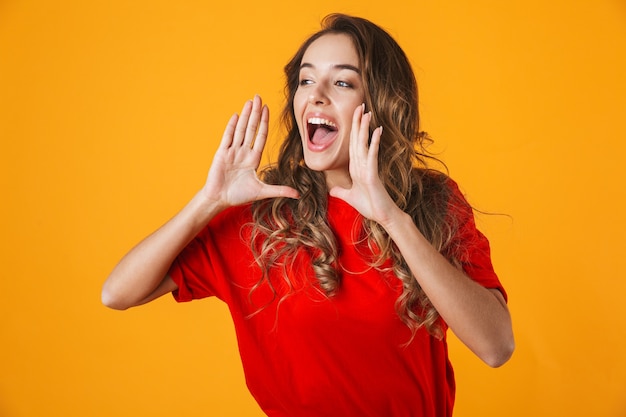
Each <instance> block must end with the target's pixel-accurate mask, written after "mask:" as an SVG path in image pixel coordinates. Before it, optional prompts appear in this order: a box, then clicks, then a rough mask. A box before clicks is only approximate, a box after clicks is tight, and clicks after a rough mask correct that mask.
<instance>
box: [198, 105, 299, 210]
mask: <svg viewBox="0 0 626 417" xmlns="http://www.w3.org/2000/svg"><path fill="white" fill-rule="evenodd" d="M268 122H269V111H268V109H267V107H265V106H264V107H262V108H261V99H260V98H259V97H258V96H257V97H255V99H254V101H252V102H250V101H248V102H247V103H246V104H245V105H244V108H243V110H242V112H241V116H237V115H233V117H231V119H230V121H229V122H228V125H227V126H226V129H225V130H224V135H223V137H222V141H221V143H220V147H219V149H218V150H217V152H216V153H215V157H214V158H213V163H212V164H211V169H210V170H209V175H208V178H207V182H206V185H205V190H206V193H207V195H208V197H209V198H211V199H214V200H218V201H220V202H221V203H222V204H224V205H226V206H235V205H240V204H244V203H247V202H250V201H256V200H260V199H263V198H270V197H281V196H284V197H292V198H295V197H297V192H296V191H295V190H294V189H292V188H289V187H284V186H274V185H268V184H265V183H263V182H262V181H260V180H259V178H258V177H257V174H256V171H257V169H258V167H259V164H260V161H261V155H262V153H263V148H264V147H265V141H266V139H267V131H268Z"/></svg>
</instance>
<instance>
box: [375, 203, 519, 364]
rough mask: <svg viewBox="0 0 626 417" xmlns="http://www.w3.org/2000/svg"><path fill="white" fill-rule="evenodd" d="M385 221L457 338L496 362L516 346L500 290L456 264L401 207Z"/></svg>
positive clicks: (405, 257)
mask: <svg viewBox="0 0 626 417" xmlns="http://www.w3.org/2000/svg"><path fill="white" fill-rule="evenodd" d="M390 219H391V221H389V222H388V223H387V224H386V225H383V226H384V227H385V229H386V230H387V233H389V236H390V237H391V238H392V239H393V241H394V242H395V244H396V245H397V247H398V249H399V250H400V252H401V253H402V255H403V257H404V259H405V260H406V262H407V264H408V266H409V268H410V269H411V272H412V273H413V275H414V276H415V277H416V279H417V280H418V282H419V284H420V286H421V287H422V289H423V290H424V292H425V293H426V295H427V296H428V298H429V299H430V301H431V302H432V304H433V306H434V307H435V308H436V309H437V311H438V312H439V314H440V315H441V317H442V318H443V319H444V320H445V321H446V323H447V325H448V326H449V327H450V329H451V330H452V331H453V332H454V333H455V334H456V335H457V337H458V338H459V339H460V340H461V341H462V342H463V343H464V344H465V345H467V346H468V347H469V348H470V349H471V350H472V351H473V352H474V353H475V354H476V355H477V356H478V357H480V358H481V359H482V360H483V361H484V362H485V363H487V364H488V365H490V366H494V367H496V366H500V365H502V364H503V363H504V362H506V361H507V360H508V359H509V358H510V356H511V354H512V353H513V349H514V341H513V330H512V326H511V317H510V314H509V311H508V308H507V306H506V303H505V301H504V297H503V296H502V294H500V292H499V291H498V290H489V289H486V288H484V287H483V286H481V285H480V284H478V283H476V282H475V281H473V280H472V279H470V278H469V277H467V276H466V275H465V274H464V273H463V272H462V271H461V270H459V269H458V268H456V267H454V266H453V265H452V264H451V263H450V262H449V261H448V260H447V259H446V258H445V257H444V256H443V255H441V254H440V253H439V252H438V251H437V250H435V248H434V247H433V246H432V245H431V244H430V243H429V242H428V241H427V240H426V238H425V237H424V236H423V235H422V234H421V233H420V231H419V230H418V229H417V227H416V226H415V224H414V223H413V221H412V219H411V218H410V216H409V215H407V214H406V213H404V212H402V211H400V210H399V209H398V212H397V214H395V215H394V216H390Z"/></svg>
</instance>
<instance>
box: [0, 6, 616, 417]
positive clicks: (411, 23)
mask: <svg viewBox="0 0 626 417" xmlns="http://www.w3.org/2000/svg"><path fill="white" fill-rule="evenodd" d="M210 3H211V2H210V1H180V2H175V1H164V0H151V1H147V0H138V1H129V2H127V1H122V0H112V1H81V0H73V1H70V0H67V1H51V0H41V1H26V0H4V1H2V2H0V138H1V145H2V146H1V148H0V155H1V160H0V169H1V171H0V181H2V182H1V190H2V204H1V207H0V210H1V211H0V230H1V231H2V245H3V247H2V251H1V252H0V256H1V258H0V260H1V265H2V278H0V279H1V287H0V289H1V290H0V332H1V335H2V341H1V345H0V349H1V351H0V416H3V417H5V416H6V417H26V416H28V417H31V416H33V417H34V416H44V415H45V416H52V415H59V416H61V415H62V416H118V417H124V416H148V415H150V416H161V415H163V416H166V415H167V416H206V415H215V416H243V415H245V416H260V415H261V413H260V411H259V410H258V408H257V406H256V405H255V403H254V402H253V401H252V399H251V398H250V396H249V394H248V393H247V391H246V388H245V385H244V381H243V377H242V372H241V368H240V364H239V359H238V355H237V351H236V346H235V340H234V334H233V331H232V328H231V324H230V320H229V318H228V315H227V312H226V310H225V308H224V307H223V306H222V305H220V304H219V303H218V302H216V301H215V300H211V301H203V302H195V303H190V304H186V305H176V304H175V303H174V302H173V301H172V300H171V298H169V297H165V298H163V299H161V300H158V301H156V302H155V303H153V304H151V305H149V306H145V307H142V308H138V309H134V310H131V311H128V312H123V313H120V312H115V311H110V310H107V309H106V308H104V307H103V306H102V305H101V304H100V300H99V292H100V286H101V284H102V282H103V280H104V279H105V277H106V276H107V274H108V272H109V271H110V270H111V268H112V267H113V265H114V264H115V263H116V262H117V260H118V259H119V258H120V257H121V256H122V255H123V254H124V253H125V252H126V251H127V250H128V249H129V248H130V246H131V245H133V244H134V243H135V242H137V241H138V240H139V239H140V238H142V237H143V236H144V235H146V234H147V233H149V232H150V231H151V230H153V229H154V228H156V227H157V226H159V225H160V224H161V223H163V222H164V221H166V220H167V219H168V218H169V217H170V216H171V215H173V214H174V213H175V212H176V211H177V210H178V209H179V208H180V207H182V206H183V205H184V204H185V202H186V201H187V200H188V199H189V198H190V197H191V196H192V195H193V193H194V192H195V191H196V190H197V189H198V188H199V187H200V186H201V185H202V183H203V181H204V178H205V175H206V171H207V168H208V165H209V162H210V160H211V156H212V153H213V151H214V150H215V148H216V145H217V141H218V138H219V137H220V135H221V132H222V129H223V127H224V124H225V122H226V121H227V120H228V118H229V116H230V115H231V114H232V113H233V112H235V111H238V110H239V108H240V107H241V104H242V103H243V101H244V100H246V99H248V98H250V97H252V96H253V95H254V94H255V93H259V94H261V95H262V96H263V97H264V98H265V99H266V101H267V102H268V103H269V104H270V106H271V109H272V110H273V114H274V116H276V115H277V114H278V112H279V108H280V103H281V91H282V72H281V71H282V66H283V64H284V63H285V62H286V61H287V59H288V58H289V57H290V54H291V53H292V52H293V51H294V50H295V48H296V47H297V45H299V43H300V42H301V41H302V40H303V39H304V37H305V36H306V35H307V34H309V33H310V32H312V31H314V30H315V29H317V27H318V22H319V19H320V17H321V16H323V15H325V14H327V13H328V12H331V11H343V12H348V13H354V14H359V15H362V16H364V17H367V18H370V19H372V20H374V21H376V22H378V23H380V24H381V25H383V26H385V27H387V28H389V29H390V31H391V33H392V34H394V36H396V38H397V39H398V40H399V42H400V43H401V44H402V45H403V46H404V48H405V50H406V51H407V53H408V54H409V55H410V57H411V59H412V60H413V62H414V64H415V68H416V72H417V75H418V80H419V83H420V86H421V104H422V113H423V119H424V124H425V126H424V127H425V128H426V129H427V130H428V131H429V132H430V133H431V134H432V135H433V136H434V137H435V138H436V140H437V144H436V146H435V149H436V150H437V151H440V152H442V158H443V159H444V160H445V161H446V162H447V163H448V165H449V167H450V172H451V174H452V176H453V177H454V178H455V179H456V180H458V181H459V182H460V183H461V185H462V188H463V189H464V190H465V191H466V192H467V194H468V196H469V198H470V200H471V201H472V202H473V203H474V204H475V205H476V206H478V207H479V208H481V209H485V210H488V211H494V212H504V213H507V214H509V215H510V216H511V217H510V218H508V217H502V216H482V217H481V218H480V220H479V224H480V226H481V227H482V228H483V230H484V231H485V232H486V233H487V234H488V235H489V237H490V239H491V242H492V245H493V254H494V263H495V265H496V267H497V269H498V271H499V273H500V275H501V278H502V281H503V282H504V284H505V285H506V287H507V289H508V291H509V294H510V307H511V310H512V312H513V315H514V320H515V323H514V326H515V330H516V336H517V343H518V348H517V351H516V353H515V355H514V357H513V359H512V360H511V361H510V362H509V363H508V364H507V365H506V366H505V367H503V368H501V369H497V370H492V369H488V368H487V367H486V366H484V365H482V364H480V363H479V361H478V360H477V359H475V358H474V357H473V356H472V355H471V354H470V353H468V352H467V351H466V350H465V349H464V348H463V347H461V346H460V345H459V344H458V342H457V341H456V340H455V339H452V340H451V345H452V346H451V356H452V359H453V361H454V363H455V365H456V371H457V377H458V400H457V410H456V411H457V412H456V415H457V416H481V417H484V416H529V415H531V416H535V417H539V416H589V415H593V416H602V417H604V416H607V417H608V416H624V415H626V399H625V398H626V397H625V393H626V303H625V302H624V294H625V293H626V284H625V282H626V280H625V279H624V277H625V275H626V267H625V266H624V265H625V263H624V254H623V252H624V249H625V245H624V239H625V237H624V235H625V232H626V227H625V221H624V213H625V212H626V203H625V199H626V198H625V197H626V193H625V191H624V190H625V185H624V182H625V181H624V180H625V179H626V175H625V173H624V166H625V165H626V158H625V157H624V151H625V146H626V145H625V143H626V60H625V59H626V58H625V57H626V4H625V2H624V1H617V0H614V1H610V0H598V1H564V0H560V1H552V2H548V1H543V0H526V1H519V0H515V1H512V2H506V1H502V2H498V1H487V0H478V1H477V0H473V1H460V0H458V1H442V2H431V1H410V2H408V1H404V0H388V1H384V2H373V1H370V2H363V1H362V0H359V1H345V2H343V3H342V6H339V7H338V6H336V5H335V4H336V3H337V2H336V1H335V0H322V1H319V2H315V3H314V4H312V3H311V2H285V4H282V3H281V2H278V1H273V0H270V1H243V2H226V1H224V2H220V4H217V5H211V4H210Z"/></svg>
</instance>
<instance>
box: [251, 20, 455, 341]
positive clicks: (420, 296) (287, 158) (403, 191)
mask: <svg viewBox="0 0 626 417" xmlns="http://www.w3.org/2000/svg"><path fill="white" fill-rule="evenodd" d="M326 34H345V35H348V36H349V37H350V38H351V39H352V42H353V43H354V47H355V48H356V51H357V53H358V56H359V62H360V65H361V71H362V80H363V84H364V89H365V104H366V109H367V110H371V111H372V123H371V125H372V126H383V131H384V134H383V135H382V137H381V144H380V150H379V171H380V178H381V180H382V181H383V183H384V185H385V188H386V189H387V191H388V192H389V194H390V195H391V198H392V199H393V200H394V201H395V203H396V204H397V205H398V206H399V207H400V208H401V209H402V210H404V211H405V212H406V213H408V214H409V215H410V216H411V217H412V218H413V220H414V222H415V224H416V225H417V227H418V229H419V230H420V231H421V233H422V234H423V235H424V236H425V237H426V238H427V239H428V241H429V242H430V243H431V244H432V245H433V246H434V247H435V248H436V249H437V250H438V251H440V252H441V253H443V254H444V255H445V256H446V257H447V258H448V259H449V260H450V261H451V262H453V263H456V264H458V262H457V261H456V259H457V257H456V256H455V254H454V253H451V250H450V247H451V245H449V243H450V241H451V239H452V236H454V234H455V232H456V229H457V228H458V225H456V224H454V219H453V217H451V216H447V215H446V214H447V208H448V207H449V203H450V202H449V199H450V197H451V195H452V194H451V193H450V191H449V187H448V186H447V185H446V183H447V180H448V179H447V176H446V175H444V174H443V173H440V172H438V171H435V170H433V169H429V168H428V166H427V162H428V161H429V160H431V159H436V158H434V156H432V155H430V154H429V153H428V152H427V150H426V147H427V145H428V144H430V143H431V139H430V138H429V136H428V135H427V134H426V133H425V132H422V131H420V127H419V112H418V93H417V83H416V80H415V76H414V73H413V70H412V68H411V64H410V63H409V60H408V59H407V57H406V55H405V53H404V52H403V50H402V49H401V48H400V46H399V45H398V44H397V43H396V41H395V40H394V39H393V38H392V37H391V36H390V35H389V34H388V33H387V32H386V31H384V30H383V29H382V28H380V27H379V26H377V25H375V24H373V23H371V22H370V21H368V20H365V19H362V18H357V17H352V16H346V15H342V14H332V15H329V16H327V17H326V18H324V20H323V21H322V29H321V30H320V31H319V32H317V33H315V34H313V35H312V36H311V37H309V38H308V39H307V40H306V41H305V42H304V43H303V44H302V46H301V47H300V49H298V51H297V52H296V54H295V55H294V56H293V58H292V59H291V60H290V61H289V63H288V64H287V65H286V66H285V75H286V87H285V95H286V104H285V107H284V109H283V112H282V117H281V120H282V123H283V126H284V127H285V129H286V138H285V140H284V142H283V143H282V145H281V147H280V151H279V156H278V160H277V162H276V164H274V165H271V166H268V167H266V168H265V169H263V170H262V171H261V172H260V177H261V178H262V179H263V180H264V181H265V182H267V183H270V184H283V185H289V186H291V187H293V188H295V189H297V190H298V191H299V193H300V198H299V199H297V200H294V199H289V198H275V199H270V200H264V201H260V202H256V203H254V205H253V208H252V209H253V220H254V223H253V226H252V237H253V238H252V243H251V247H252V250H253V253H254V255H255V258H256V261H257V263H258V264H259V265H260V267H261V270H262V271H263V276H262V278H261V280H260V281H259V283H258V284H257V285H256V286H255V288H254V289H253V291H254V290H255V289H256V288H258V287H259V286H260V285H262V284H263V283H267V284H269V285H270V287H271V288H272V290H273V291H274V294H276V285H277V283H276V282H271V281H270V279H269V272H270V270H271V268H280V267H281V266H282V268H283V269H284V270H283V271H282V274H278V275H280V276H282V279H283V282H281V283H280V285H281V286H283V285H286V288H289V289H293V288H294V285H295V280H298V279H301V278H302V277H296V276H294V274H293V270H292V269H291V268H290V264H291V262H293V260H294V259H295V257H296V255H297V253H299V251H306V252H308V253H309V254H310V256H311V258H312V268H313V271H314V273H315V276H316V278H317V280H318V284H319V289H320V290H321V291H323V292H324V293H325V294H326V295H327V296H329V297H332V296H333V295H334V294H335V293H336V292H337V291H339V289H340V287H341V273H340V265H338V254H337V243H336V240H335V237H334V234H333V232H332V230H331V228H330V226H329V224H328V221H327V218H326V212H327V201H328V189H327V186H326V181H325V177H324V173H323V172H317V171H313V170H311V169H309V168H308V167H307V166H306V164H305V163H304V153H303V149H302V141H301V138H300V134H299V132H298V127H297V125H296V118H295V115H294V112H293V101H294V95H295V93H296V90H297V89H298V81H299V71H300V63H301V61H302V57H303V55H304V53H305V52H306V50H307V48H308V47H309V46H310V45H311V44H312V43H313V42H314V41H315V40H317V39H319V38H320V37H322V36H324V35H326ZM370 134H371V132H370ZM443 166H444V167H445V165H443ZM363 230H364V236H361V237H359V239H362V240H363V241H365V242H367V243H368V245H369V246H370V248H372V253H374V256H373V258H372V259H370V260H369V262H370V264H371V267H373V268H377V269H379V270H381V271H385V270H387V269H388V268H387V269H386V268H385V265H388V261H389V260H390V259H391V261H392V265H393V266H392V270H393V273H394V275H395V276H396V277H397V278H398V280H399V281H400V283H401V285H402V293H401V294H400V296H399V297H398V299H397V301H396V310H397V312H398V315H399V317H400V319H401V320H402V321H403V322H404V323H405V324H406V325H407V326H408V327H409V328H410V329H411V331H412V334H415V332H416V331H417V329H419V328H420V327H422V326H424V327H425V328H426V329H427V330H428V331H429V332H430V333H431V334H433V335H435V336H438V337H440V336H441V335H442V332H441V330H442V329H441V326H440V325H439V321H438V317H439V315H438V313H437V311H436V310H435V308H434V307H433V305H432V304H431V303H430V301H429V299H428V297H427V296H426V294H425V293H424V291H423V290H422V289H421V288H420V286H419V284H418V282H417V280H416V279H415V277H414V276H413V274H412V273H411V271H410V269H409V268H408V266H407V264H406V262H405V260H404V259H403V257H402V255H401V254H400V251H399V250H398V249H397V247H396V246H395V245H394V243H393V241H392V240H391V239H390V237H389V236H388V235H387V233H386V232H385V231H384V229H383V228H382V227H381V226H380V225H379V224H377V223H376V222H374V221H371V220H368V219H365V218H363ZM287 295H288V294H287Z"/></svg>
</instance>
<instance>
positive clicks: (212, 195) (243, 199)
mask: <svg viewBox="0 0 626 417" xmlns="http://www.w3.org/2000/svg"><path fill="white" fill-rule="evenodd" d="M268 122H269V111H268V109H267V107H265V106H262V105H261V98H260V97H258V96H257V97H255V98H254V100H250V101H248V102H246V104H245V105H244V106H243V110H242V111H241V116H237V115H236V114H235V115H234V116H233V117H232V118H231V119H230V121H229V122H228V125H227V126H226V130H225V131H224V136H223V137H222V142H221V144H220V146H219V149H218V150H217V152H216V153H215V157H214V159H213V164H212V165H211V169H210V170H209V175H208V178H207V181H206V184H205V186H204V187H203V188H202V190H200V192H198V193H197V194H196V195H195V196H194V198H193V199H192V200H191V201H190V202H189V203H188V204H187V205H186V206H185V207H184V208H183V209H182V210H181V211H180V212H179V213H178V214H177V215H176V216H174V217H173V218H172V219H171V220H169V221H168V222H167V223H165V224H164V225H163V226H162V227H160V228H159V229H158V230H156V231H155V232H154V233H152V234H151V235H150V236H148V237H146V238H145V239H144V240H142V241H141V242H140V243H139V244H138V245H137V246H135V247H134V248H133V249H131V250H130V251H129V252H128V253H127V254H126V256H124V257H123V258H122V260H120V262H119V263H118V264H117V265H116V266H115V268H114V269H113V271H112V272H111V274H110V275H109V277H108V278H107V280H106V282H105V283H104V285H103V287H102V302H103V303H104V304H105V305H107V306H109V307H111V308H115V309H121V310H124V309H126V308H129V307H133V306H136V305H139V304H143V303H146V302H148V301H151V300H153V299H155V298H157V297H160V296H161V295H163V294H165V293H167V292H170V291H173V290H175V289H176V288H177V287H176V284H175V283H174V282H173V281H172V279H171V278H170V277H168V276H167V272H168V270H169V268H170V266H171V264H172V262H173V260H174V259H175V258H176V256H177V255H178V254H179V253H180V251H181V250H183V248H184V247H185V246H186V245H187V244H188V243H189V242H190V241H191V240H192V239H193V238H194V237H195V236H196V235H197V234H198V232H199V231H200V230H201V229H202V228H203V227H204V226H205V225H206V224H207V222H209V221H210V220H211V219H212V218H213V217H214V216H215V215H216V214H217V213H219V212H220V211H222V210H224V209H225V208H227V207H230V206H235V205H240V204H244V203H248V202H251V201H255V200H260V199H263V198H270V197H291V198H298V192H297V191H296V190H295V189H293V188H290V187H286V186H277V185H268V184H265V183H263V182H262V181H260V180H259V178H258V177H257V174H256V170H257V168H258V167H259V163H260V161H261V155H262V153H263V147H264V146H265V140H266V139H267V131H268Z"/></svg>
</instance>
